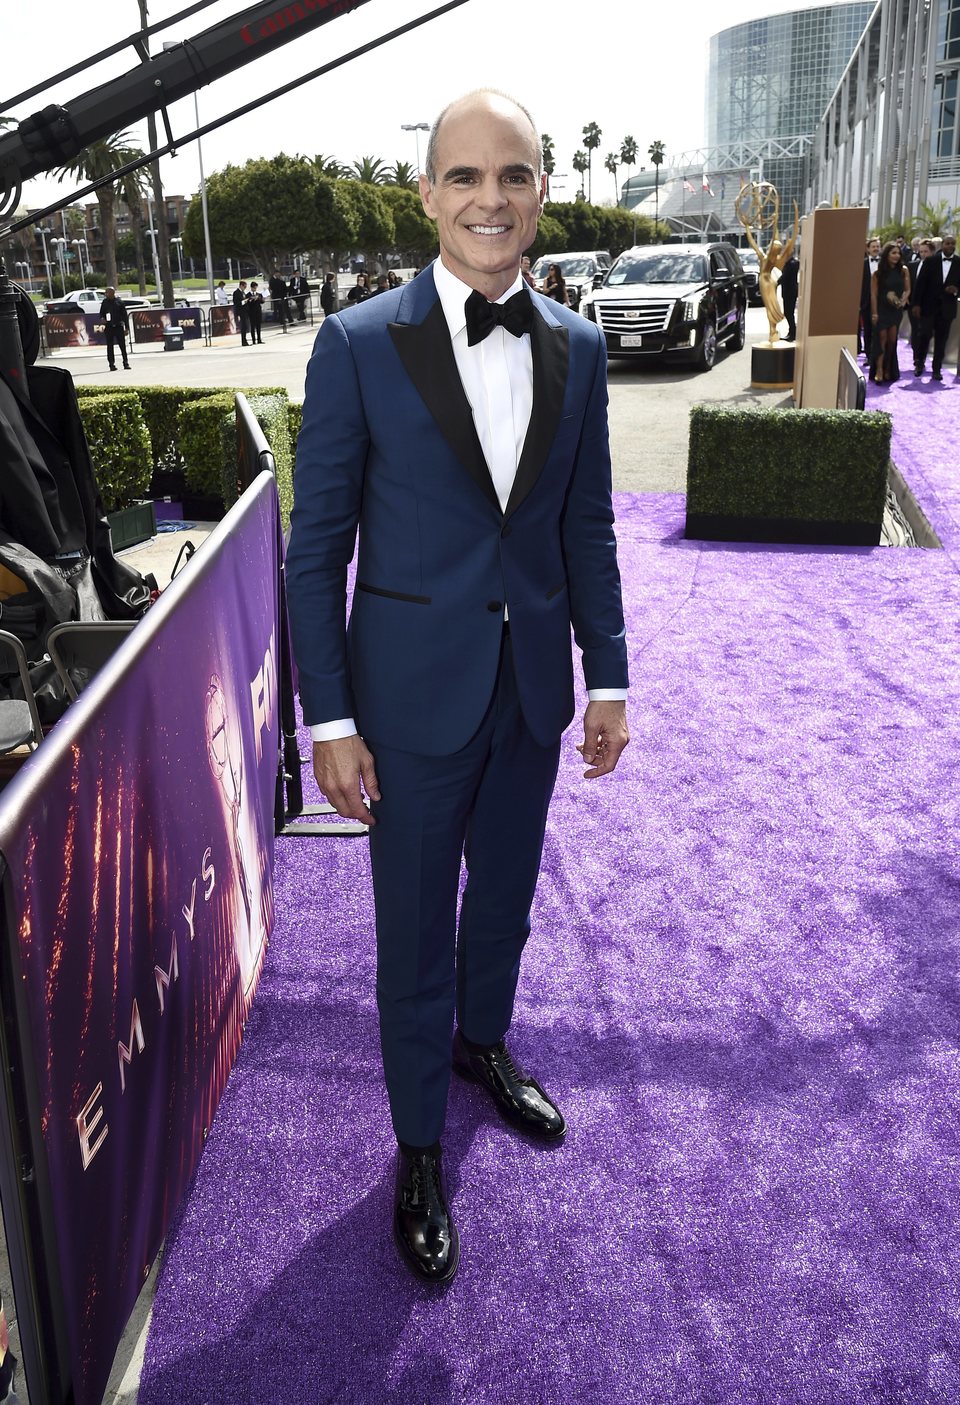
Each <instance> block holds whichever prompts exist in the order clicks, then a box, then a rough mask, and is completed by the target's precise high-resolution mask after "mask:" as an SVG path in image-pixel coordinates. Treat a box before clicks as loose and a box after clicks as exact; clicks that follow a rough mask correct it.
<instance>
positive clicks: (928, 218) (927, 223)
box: [919, 200, 960, 239]
mask: <svg viewBox="0 0 960 1405" xmlns="http://www.w3.org/2000/svg"><path fill="white" fill-rule="evenodd" d="M958 214H960V210H953V209H951V208H950V206H949V205H948V203H947V201H946V200H940V201H938V203H937V204H936V205H933V204H930V203H927V204H925V205H921V206H920V208H919V215H920V218H919V223H920V224H921V225H922V227H923V233H924V234H927V235H929V236H930V238H931V239H939V238H941V237H942V236H943V235H944V234H948V233H949V232H950V230H951V229H953V227H954V222H955V220H956V218H957V215H958Z"/></svg>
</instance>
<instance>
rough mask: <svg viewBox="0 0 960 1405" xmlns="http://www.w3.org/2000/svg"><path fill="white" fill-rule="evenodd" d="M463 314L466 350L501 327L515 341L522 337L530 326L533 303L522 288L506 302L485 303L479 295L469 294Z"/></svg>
mask: <svg viewBox="0 0 960 1405" xmlns="http://www.w3.org/2000/svg"><path fill="white" fill-rule="evenodd" d="M464 311H465V312H466V314H467V346H476V344H477V342H481V341H483V339H484V337H488V336H489V335H490V333H491V332H492V331H493V329H494V327H504V328H505V329H506V330H507V331H508V332H511V333H512V334H513V336H515V337H522V336H523V334H524V332H529V331H530V329H531V327H532V326H533V303H532V302H531V301H530V297H529V295H528V293H527V291H526V289H525V288H521V289H520V291H519V293H514V295H513V297H512V298H507V300H506V302H487V300H486V298H485V297H484V296H483V294H482V293H478V292H476V290H474V292H472V293H471V294H470V296H469V297H468V298H467V301H466V303H465V305H464Z"/></svg>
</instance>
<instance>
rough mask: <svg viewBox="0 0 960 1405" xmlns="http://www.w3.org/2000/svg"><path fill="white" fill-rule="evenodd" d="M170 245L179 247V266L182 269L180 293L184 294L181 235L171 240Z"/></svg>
mask: <svg viewBox="0 0 960 1405" xmlns="http://www.w3.org/2000/svg"><path fill="white" fill-rule="evenodd" d="M170 243H171V244H176V246H177V266H178V268H179V269H180V291H181V293H182V292H183V240H182V239H181V238H180V236H179V235H176V236H175V237H174V238H173V239H171V240H170Z"/></svg>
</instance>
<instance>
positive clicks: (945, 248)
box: [940, 234, 957, 259]
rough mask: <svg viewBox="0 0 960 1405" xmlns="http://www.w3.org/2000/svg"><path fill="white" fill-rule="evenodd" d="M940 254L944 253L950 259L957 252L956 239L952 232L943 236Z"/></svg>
mask: <svg viewBox="0 0 960 1405" xmlns="http://www.w3.org/2000/svg"><path fill="white" fill-rule="evenodd" d="M940 252H941V254H946V256H947V258H948V259H952V258H953V256H954V254H955V253H956V252H957V241H956V239H954V237H953V235H952V234H945V235H944V236H943V243H942V244H941V245H940Z"/></svg>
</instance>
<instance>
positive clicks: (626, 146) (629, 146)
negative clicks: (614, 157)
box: [620, 137, 638, 182]
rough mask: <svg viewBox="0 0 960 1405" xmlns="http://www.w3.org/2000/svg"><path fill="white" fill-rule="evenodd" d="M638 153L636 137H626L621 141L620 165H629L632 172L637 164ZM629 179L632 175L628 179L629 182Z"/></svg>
mask: <svg viewBox="0 0 960 1405" xmlns="http://www.w3.org/2000/svg"><path fill="white" fill-rule="evenodd" d="M637 154H638V153H637V143H636V140H635V138H633V137H624V139H623V141H622V142H621V143H620V165H621V166H627V167H629V169H630V171H631V172H632V171H633V168H634V166H635V165H636V164H637ZM629 180H630V177H629V176H628V177H627V181H628V182H629Z"/></svg>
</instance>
